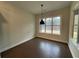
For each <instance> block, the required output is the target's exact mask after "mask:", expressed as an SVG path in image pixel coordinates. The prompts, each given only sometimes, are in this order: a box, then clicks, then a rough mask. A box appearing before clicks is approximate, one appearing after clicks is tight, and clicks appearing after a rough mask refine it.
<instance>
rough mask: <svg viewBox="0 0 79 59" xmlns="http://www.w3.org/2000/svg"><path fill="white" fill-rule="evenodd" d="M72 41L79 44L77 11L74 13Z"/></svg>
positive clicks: (78, 13)
mask: <svg viewBox="0 0 79 59" xmlns="http://www.w3.org/2000/svg"><path fill="white" fill-rule="evenodd" d="M73 39H74V42H76V43H79V10H76V11H75V12H74V26H73Z"/></svg>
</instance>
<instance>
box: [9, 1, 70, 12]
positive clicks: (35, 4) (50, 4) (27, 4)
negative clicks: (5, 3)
mask: <svg viewBox="0 0 79 59" xmlns="http://www.w3.org/2000/svg"><path fill="white" fill-rule="evenodd" d="M9 3H11V4H13V5H15V6H17V7H19V8H22V9H24V10H27V11H29V12H31V13H33V14H39V13H41V7H40V5H41V4H44V11H45V12H48V11H51V10H56V9H59V8H64V7H66V6H69V5H70V4H71V2H70V1H11V2H9Z"/></svg>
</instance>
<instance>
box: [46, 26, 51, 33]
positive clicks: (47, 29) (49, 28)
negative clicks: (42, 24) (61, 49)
mask: <svg viewBox="0 0 79 59" xmlns="http://www.w3.org/2000/svg"><path fill="white" fill-rule="evenodd" d="M46 33H51V26H49V25H48V26H46Z"/></svg>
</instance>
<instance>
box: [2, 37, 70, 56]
mask: <svg viewBox="0 0 79 59" xmlns="http://www.w3.org/2000/svg"><path fill="white" fill-rule="evenodd" d="M1 55H2V57H3V58H72V55H71V52H70V50H69V48H68V45H67V44H64V43H59V42H55V41H51V40H46V39H42V38H34V39H32V40H30V41H27V42H25V43H23V44H21V45H19V46H16V47H14V48H12V49H9V50H7V51H5V52H3V53H1Z"/></svg>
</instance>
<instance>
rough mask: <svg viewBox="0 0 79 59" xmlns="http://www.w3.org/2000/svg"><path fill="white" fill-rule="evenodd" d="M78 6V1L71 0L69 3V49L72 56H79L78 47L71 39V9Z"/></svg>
mask: <svg viewBox="0 0 79 59" xmlns="http://www.w3.org/2000/svg"><path fill="white" fill-rule="evenodd" d="M78 7H79V2H73V3H72V5H71V16H70V31H69V48H70V50H71V53H72V56H73V57H75V58H79V49H78V48H79V47H78V46H77V44H76V43H75V42H74V40H73V39H72V28H73V15H74V14H73V11H74V10H75V9H76V8H78Z"/></svg>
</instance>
